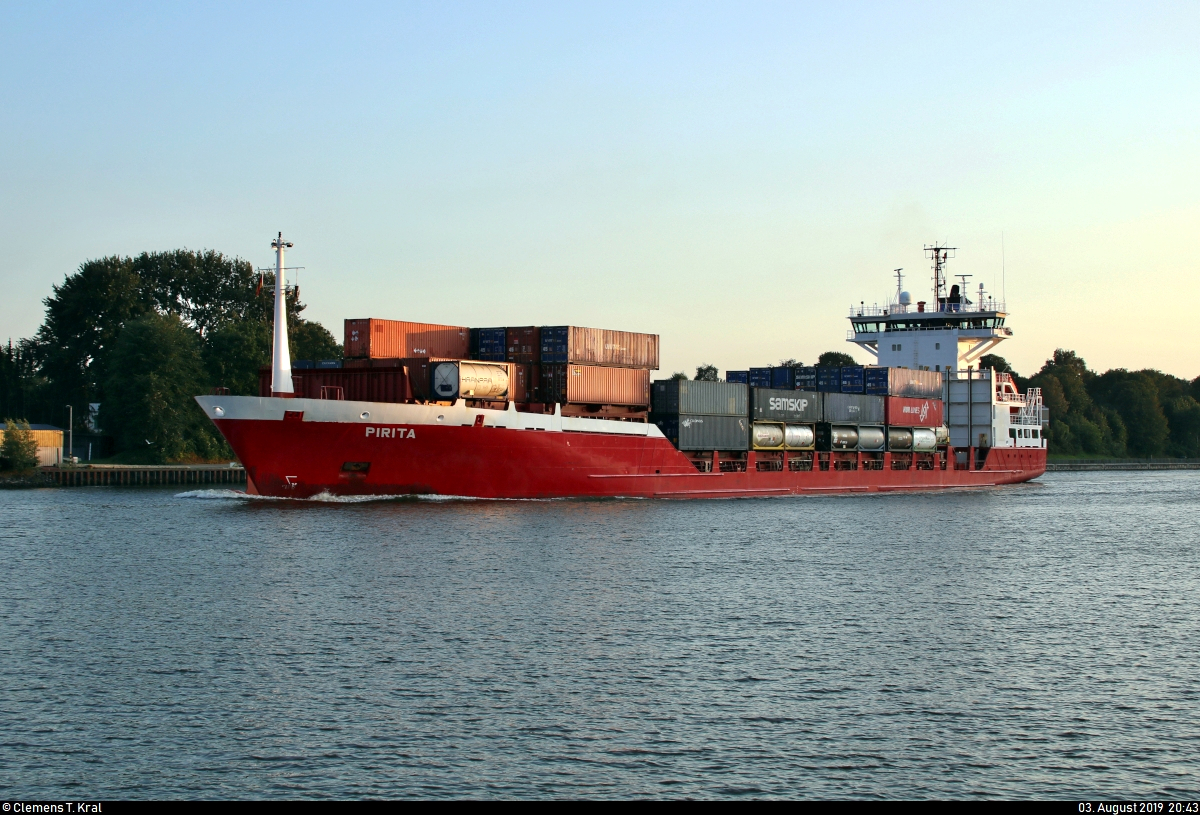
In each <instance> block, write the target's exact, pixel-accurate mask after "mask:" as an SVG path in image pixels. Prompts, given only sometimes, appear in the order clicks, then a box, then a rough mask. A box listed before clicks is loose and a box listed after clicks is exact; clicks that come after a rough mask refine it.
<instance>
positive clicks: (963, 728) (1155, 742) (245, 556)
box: [0, 472, 1200, 798]
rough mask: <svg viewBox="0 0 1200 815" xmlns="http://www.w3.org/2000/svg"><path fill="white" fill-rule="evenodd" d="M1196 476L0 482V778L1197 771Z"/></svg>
mask: <svg viewBox="0 0 1200 815" xmlns="http://www.w3.org/2000/svg"><path fill="white" fill-rule="evenodd" d="M1197 521H1200V472H1174V473H1121V474H1113V473H1072V474H1052V475H1048V476H1045V477H1044V478H1043V479H1042V480H1041V482H1040V483H1038V484H1033V485H1026V486H1022V487H1015V488H1006V489H998V490H989V491H979V492H957V493H945V494H939V495H889V496H847V497H820V498H799V499H771V500H747V501H708V502H680V503H672V502H656V501H606V502H573V501H548V502H491V501H486V502H485V501H423V500H422V501H409V500H404V501H380V502H366V503H332V502H330V503H321V502H287V501H270V500H244V499H234V498H231V497H229V493H222V492H203V493H186V494H182V495H181V494H179V493H178V492H177V491H167V490H145V489H143V490H138V489H102V488H90V489H74V490H40V491H19V492H18V491H10V492H0V552H2V554H3V564H4V579H3V582H0V724H2V732H0V746H2V749H0V790H2V791H3V796H4V797H8V798H13V797H38V796H43V797H44V796H66V795H69V796H73V797H80V796H82V797H87V796H94V797H147V798H149V797H199V796H206V797H236V796H266V797H322V796H341V797H345V796H387V797H400V796H426V797H437V796H475V797H487V796H508V797H512V796H519V797H553V796H592V797H605V796H623V797H628V796H638V795H644V796H699V797H723V796H800V797H839V796H854V797H868V796H878V797H902V796H904V797H911V796H916V797H932V796H939V797H947V796H948V797H956V798H958V797H972V796H995V797H1001V796H1017V797H1031V796H1050V797H1055V798H1067V797H1075V796H1096V795H1107V796H1129V797H1131V796H1166V797H1172V798H1180V797H1185V798H1186V797H1193V798H1194V797H1195V795H1196V794H1197V791H1198V790H1200V695H1198V694H1200V692H1198V690H1197V677H1198V676H1200V673H1198V668H1200V641H1198V639H1200V638H1198V635H1197V632H1198V630H1200V578H1198V573H1200V570H1198V567H1200V525H1198V524H1197Z"/></svg>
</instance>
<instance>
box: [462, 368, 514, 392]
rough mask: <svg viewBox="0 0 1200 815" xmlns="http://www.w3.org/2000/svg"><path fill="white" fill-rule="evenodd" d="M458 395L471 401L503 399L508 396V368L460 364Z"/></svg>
mask: <svg viewBox="0 0 1200 815" xmlns="http://www.w3.org/2000/svg"><path fill="white" fill-rule="evenodd" d="M458 393H459V395H460V396H462V397H464V398H470V399H503V398H505V397H506V396H508V368H507V367H506V366H504V365H486V364H484V363H480V362H460V363H458Z"/></svg>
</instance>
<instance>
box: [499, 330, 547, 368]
mask: <svg viewBox="0 0 1200 815" xmlns="http://www.w3.org/2000/svg"><path fill="white" fill-rule="evenodd" d="M540 337H541V329H539V328H537V327H536V326H532V325H531V326H525V327H523V328H507V329H505V351H504V354H505V359H506V360H507V361H508V362H526V363H536V362H538V361H539V360H540V358H541V355H542V349H541V339H540Z"/></svg>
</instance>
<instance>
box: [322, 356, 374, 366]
mask: <svg viewBox="0 0 1200 815" xmlns="http://www.w3.org/2000/svg"><path fill="white" fill-rule="evenodd" d="M314 367H316V366H314ZM342 367H343V368H370V367H371V360H370V359H369V358H368V357H353V358H351V359H343V360H342Z"/></svg>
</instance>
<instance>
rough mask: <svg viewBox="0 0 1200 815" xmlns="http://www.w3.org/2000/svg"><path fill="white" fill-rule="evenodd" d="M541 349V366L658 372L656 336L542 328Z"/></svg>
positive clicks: (564, 327)
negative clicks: (595, 366) (563, 365)
mask: <svg viewBox="0 0 1200 815" xmlns="http://www.w3.org/2000/svg"><path fill="white" fill-rule="evenodd" d="M539 346H540V348H541V362H542V364H549V363H556V364H561V363H578V364H583V365H602V366H609V367H614V368H647V369H651V370H658V335H657V334H638V333H635V332H633V331H610V330H608V329H605V328H583V327H581V326H576V325H556V326H543V327H542V328H541V332H540V341H539ZM647 381H649V380H647Z"/></svg>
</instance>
